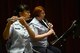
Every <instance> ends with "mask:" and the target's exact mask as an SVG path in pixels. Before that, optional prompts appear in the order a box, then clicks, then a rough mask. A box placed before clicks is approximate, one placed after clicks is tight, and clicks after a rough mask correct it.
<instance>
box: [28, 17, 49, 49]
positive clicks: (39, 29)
mask: <svg viewBox="0 0 80 53" xmlns="http://www.w3.org/2000/svg"><path fill="white" fill-rule="evenodd" d="M29 25H30V27H31V28H32V30H33V31H34V33H35V34H39V35H40V34H43V33H46V32H47V31H48V28H47V27H45V26H44V25H42V24H41V23H40V22H39V21H38V20H37V19H36V18H33V20H32V21H31V22H30V23H29ZM31 42H32V45H33V46H42V47H47V44H48V42H47V37H46V38H44V39H42V40H40V41H35V40H31Z"/></svg>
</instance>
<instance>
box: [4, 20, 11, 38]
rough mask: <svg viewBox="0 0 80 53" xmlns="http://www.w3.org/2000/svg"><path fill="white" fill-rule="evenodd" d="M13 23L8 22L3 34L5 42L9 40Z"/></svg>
mask: <svg viewBox="0 0 80 53" xmlns="http://www.w3.org/2000/svg"><path fill="white" fill-rule="evenodd" d="M11 24H12V22H10V21H9V22H8V23H7V25H6V27H5V29H4V32H3V38H4V40H7V39H8V38H9V30H10V26H11Z"/></svg>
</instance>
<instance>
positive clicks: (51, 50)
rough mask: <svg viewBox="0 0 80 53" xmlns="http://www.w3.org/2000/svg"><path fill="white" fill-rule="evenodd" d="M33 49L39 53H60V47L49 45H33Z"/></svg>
mask: <svg viewBox="0 0 80 53" xmlns="http://www.w3.org/2000/svg"><path fill="white" fill-rule="evenodd" d="M33 49H35V50H37V51H39V52H40V53H61V50H60V49H58V48H56V47H54V46H50V45H49V46H47V47H40V46H33ZM34 53H35V52H34Z"/></svg>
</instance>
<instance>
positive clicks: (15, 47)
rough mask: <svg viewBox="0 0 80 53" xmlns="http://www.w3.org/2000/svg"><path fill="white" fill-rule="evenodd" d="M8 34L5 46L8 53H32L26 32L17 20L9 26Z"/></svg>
mask: <svg viewBox="0 0 80 53" xmlns="http://www.w3.org/2000/svg"><path fill="white" fill-rule="evenodd" d="M9 34H10V37H9V40H8V41H7V44H6V46H7V51H8V52H9V53H23V52H24V53H33V52H32V47H31V44H30V38H29V34H28V31H27V30H26V28H25V27H24V26H23V25H22V24H21V23H20V22H19V20H17V21H16V22H14V23H13V24H12V25H11V27H10V33H9Z"/></svg>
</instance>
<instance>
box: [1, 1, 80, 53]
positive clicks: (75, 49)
mask: <svg viewBox="0 0 80 53" xmlns="http://www.w3.org/2000/svg"><path fill="white" fill-rule="evenodd" d="M21 3H25V4H28V5H29V7H30V9H31V12H32V10H33V8H34V7H35V6H38V5H42V6H44V7H45V10H46V19H48V20H49V21H50V22H51V23H52V24H53V25H54V30H55V32H56V34H57V35H58V36H61V35H62V34H63V33H65V31H66V30H67V29H68V28H69V27H70V26H71V24H72V22H73V21H74V20H77V19H78V18H79V17H80V16H79V13H80V12H79V1H78V0H0V35H1V36H0V53H6V50H5V41H4V40H3V37H2V33H3V30H4V28H5V26H6V23H7V21H6V20H7V18H9V17H11V16H12V15H13V10H14V9H15V7H16V6H17V5H18V4H21ZM73 35H74V34H73V33H72V32H69V33H68V34H66V37H65V39H66V41H63V42H60V43H62V45H63V46H62V47H59V48H60V49H61V50H62V52H63V53H80V38H77V39H75V38H73ZM56 47H57V46H56ZM3 51H4V52H3Z"/></svg>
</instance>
